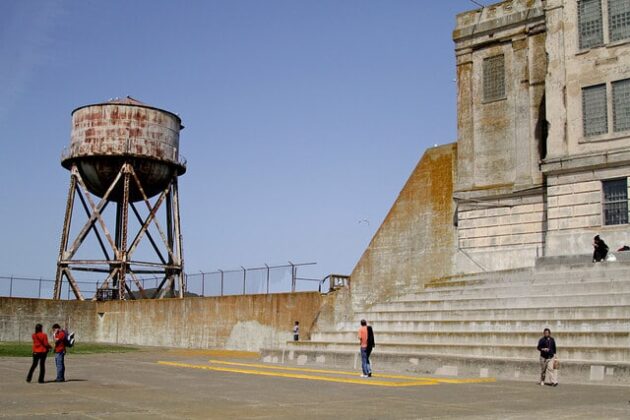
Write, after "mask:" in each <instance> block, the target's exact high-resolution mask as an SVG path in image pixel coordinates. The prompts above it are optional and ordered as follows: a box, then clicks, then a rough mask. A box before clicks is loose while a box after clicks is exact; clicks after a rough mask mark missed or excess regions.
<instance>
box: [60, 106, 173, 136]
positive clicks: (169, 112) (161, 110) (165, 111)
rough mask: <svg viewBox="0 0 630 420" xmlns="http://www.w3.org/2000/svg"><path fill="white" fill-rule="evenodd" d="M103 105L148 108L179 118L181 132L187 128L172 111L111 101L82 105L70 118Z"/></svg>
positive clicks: (73, 111)
mask: <svg viewBox="0 0 630 420" xmlns="http://www.w3.org/2000/svg"><path fill="white" fill-rule="evenodd" d="M103 105H112V106H113V105H118V106H130V107H136V108H146V109H152V110H154V111H160V112H164V113H165V114H170V115H172V116H173V117H175V118H177V121H178V122H179V129H180V130H183V129H184V128H185V126H184V125H182V119H181V117H180V116H179V115H177V114H176V113H174V112H171V111H167V110H165V109H162V108H158V107H155V106H151V105H146V104H133V103H122V102H111V101H109V102H96V103H93V104H89V105H82V106H80V107H78V108H75V109H73V110H72V112H71V113H70V116H72V115H74V113H75V112H77V111H79V110H81V109H83V108H90V107H93V106H103Z"/></svg>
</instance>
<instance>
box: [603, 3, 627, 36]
mask: <svg viewBox="0 0 630 420" xmlns="http://www.w3.org/2000/svg"><path fill="white" fill-rule="evenodd" d="M608 33H609V35H610V42H614V41H619V40H622V39H628V38H630V0H608Z"/></svg>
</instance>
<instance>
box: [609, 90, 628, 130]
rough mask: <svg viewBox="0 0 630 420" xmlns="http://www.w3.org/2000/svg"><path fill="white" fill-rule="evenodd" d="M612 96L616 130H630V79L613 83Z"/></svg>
mask: <svg viewBox="0 0 630 420" xmlns="http://www.w3.org/2000/svg"><path fill="white" fill-rule="evenodd" d="M612 95H613V126H614V130H615V131H626V130H630V79H625V80H620V81H618V82H613V84H612Z"/></svg>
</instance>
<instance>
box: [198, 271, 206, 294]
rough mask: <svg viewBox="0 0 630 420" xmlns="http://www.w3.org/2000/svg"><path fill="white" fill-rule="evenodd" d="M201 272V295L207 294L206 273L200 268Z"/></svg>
mask: <svg viewBox="0 0 630 420" xmlns="http://www.w3.org/2000/svg"><path fill="white" fill-rule="evenodd" d="M199 272H200V273H201V296H202V297H203V296H205V291H206V288H205V283H206V275H205V274H204V272H203V271H201V270H199Z"/></svg>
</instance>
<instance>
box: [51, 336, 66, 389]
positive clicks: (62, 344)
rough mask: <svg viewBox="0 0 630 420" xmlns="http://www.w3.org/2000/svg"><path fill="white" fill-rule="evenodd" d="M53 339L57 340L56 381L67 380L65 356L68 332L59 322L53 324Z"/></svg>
mask: <svg viewBox="0 0 630 420" xmlns="http://www.w3.org/2000/svg"><path fill="white" fill-rule="evenodd" d="M53 340H55V365H56V366H57V378H56V379H55V381H56V382H65V380H66V364H65V362H64V357H65V355H66V333H65V331H64V330H62V329H61V327H60V326H59V324H55V325H53Z"/></svg>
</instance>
